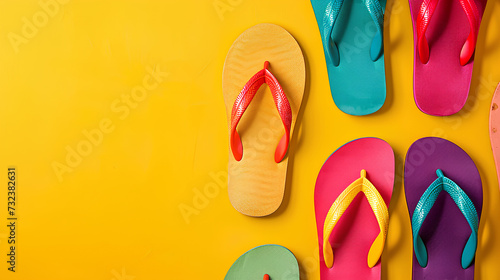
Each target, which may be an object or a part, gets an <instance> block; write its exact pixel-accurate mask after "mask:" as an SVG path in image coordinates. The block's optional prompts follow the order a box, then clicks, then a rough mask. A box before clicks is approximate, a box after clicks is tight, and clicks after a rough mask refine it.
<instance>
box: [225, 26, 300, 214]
mask: <svg viewBox="0 0 500 280" xmlns="http://www.w3.org/2000/svg"><path fill="white" fill-rule="evenodd" d="M305 76H306V73H305V63H304V56H303V54H302V51H301V49H300V46H299V45H298V43H297V41H295V39H294V38H293V37H292V36H291V35H290V33H288V32H287V31H286V30H285V29H283V28H282V27H280V26H278V25H275V24H268V23H264V24H258V25H256V26H253V27H251V28H249V29H248V30H246V31H245V32H243V33H242V34H241V35H240V36H239V37H238V38H237V39H236V40H235V42H234V43H233V45H232V46H231V48H230V50H229V52H228V54H227V57H226V61H225V63H224V70H223V75H222V91H223V94H224V102H225V105H226V113H227V123H228V127H229V130H230V133H229V143H230V145H229V164H228V165H229V167H228V169H229V171H228V173H229V174H228V175H229V176H228V194H229V199H230V201H231V204H232V205H233V207H234V208H235V209H236V210H238V211H239V212H240V213H242V214H245V215H248V216H254V217H260V216H266V215H269V214H272V213H273V212H274V211H276V210H277V209H278V208H279V206H280V205H281V202H282V200H283V195H284V190H285V183H286V173H287V167H288V158H289V153H288V152H289V143H290V139H291V137H292V134H293V130H294V127H295V124H296V121H297V115H298V113H299V110H300V106H301V103H302V97H303V95H304V87H305ZM264 83H265V84H267V86H266V85H263V84H264Z"/></svg>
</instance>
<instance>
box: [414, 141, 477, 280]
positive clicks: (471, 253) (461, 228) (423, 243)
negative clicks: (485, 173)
mask: <svg viewBox="0 0 500 280" xmlns="http://www.w3.org/2000/svg"><path fill="white" fill-rule="evenodd" d="M404 169H405V171H404V176H405V177H404V188H405V194H406V202H407V206H408V211H409V213H410V218H411V226H412V233H413V265H412V266H413V278H412V279H413V280H423V279H436V280H438V279H439V280H442V279H464V280H468V279H474V263H475V262H474V257H475V253H476V248H477V240H478V227H479V220H480V218H481V210H482V203H483V189H482V184H481V177H480V176H479V172H478V170H477V168H476V165H475V164H474V162H473V161H472V159H471V158H470V157H469V155H468V154H467V153H466V152H465V151H464V150H462V149H461V148H460V147H458V146H457V145H455V144H454V143H452V142H450V141H448V140H445V139H442V138H437V137H426V138H422V139H419V140H417V141H415V143H413V144H412V145H411V146H410V148H409V149H408V152H407V154H406V160H405V167H404Z"/></svg>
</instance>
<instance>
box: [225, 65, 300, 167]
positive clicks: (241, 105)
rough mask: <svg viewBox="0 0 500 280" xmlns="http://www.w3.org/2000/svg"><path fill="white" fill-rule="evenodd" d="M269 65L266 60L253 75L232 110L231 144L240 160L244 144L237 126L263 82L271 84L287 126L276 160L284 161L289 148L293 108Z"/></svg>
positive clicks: (275, 100) (276, 153)
mask: <svg viewBox="0 0 500 280" xmlns="http://www.w3.org/2000/svg"><path fill="white" fill-rule="evenodd" d="M268 66H269V62H267V61H266V62H265V63H264V69H262V70H260V71H259V72H257V74H255V75H253V77H252V78H250V80H249V81H248V82H247V83H246V84H245V86H244V87H243V89H242V90H241V92H240V94H239V95H238V97H237V98H236V100H235V101H234V104H233V109H232V112H231V127H230V144H231V151H232V152H233V156H234V158H235V159H236V160H237V161H240V160H241V158H242V157H243V145H242V144H241V139H240V136H239V134H238V132H237V131H236V127H237V126H238V123H239V122H240V119H241V117H242V116H243V113H244V112H245V110H246V109H247V107H248V105H249V104H250V102H251V101H252V99H253V97H254V96H255V94H256V93H257V90H258V89H259V88H260V86H262V84H263V83H266V84H268V85H269V89H270V90H271V93H272V95H273V100H274V104H275V105H276V108H277V109H278V113H279V115H280V118H281V121H282V122H283V126H284V127H285V135H283V137H282V138H281V140H280V142H279V143H278V146H277V147H276V151H275V154H274V160H275V161H276V162H280V161H282V160H283V158H284V157H285V155H286V152H287V150H288V145H289V142H290V127H291V125H292V109H291V108H290V103H289V102H288V99H287V98H286V95H285V93H284V92H283V89H282V88H281V85H280V84H279V82H278V80H277V79H276V77H274V75H273V74H272V73H271V72H270V71H269V69H268Z"/></svg>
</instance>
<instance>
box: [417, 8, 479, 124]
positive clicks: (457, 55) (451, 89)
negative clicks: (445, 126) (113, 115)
mask: <svg viewBox="0 0 500 280" xmlns="http://www.w3.org/2000/svg"><path fill="white" fill-rule="evenodd" d="M409 1H410V9H411V15H412V21H413V39H414V40H413V42H414V64H413V67H414V68H413V91H414V98H415V103H416V104H417V106H418V108H419V109H420V110H421V111H422V112H424V113H426V114H429V115H435V116H448V115H452V114H455V113H456V112H458V111H460V109H462V107H463V106H464V104H465V102H466V101H467V96H468V95H469V88H470V82H471V76H472V69H473V65H474V50H475V48H476V41H477V35H478V32H479V26H480V24H481V18H482V15H483V12H484V8H485V6H486V2H487V0H459V1H455V0H443V1H439V0H409Z"/></svg>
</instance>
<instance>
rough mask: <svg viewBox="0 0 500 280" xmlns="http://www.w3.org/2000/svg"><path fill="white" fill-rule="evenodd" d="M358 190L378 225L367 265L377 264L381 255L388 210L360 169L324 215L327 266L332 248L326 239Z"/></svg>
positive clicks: (329, 265) (324, 247) (331, 258)
mask: <svg viewBox="0 0 500 280" xmlns="http://www.w3.org/2000/svg"><path fill="white" fill-rule="evenodd" d="M359 192H363V193H364V194H365V196H366V198H367V199H368V203H370V207H371V208H372V210H373V213H374V214H375V218H376V219H377V222H378V225H379V227H380V233H379V234H378V236H377V238H375V241H373V243H372V246H371V248H370V251H369V252H368V267H370V268H372V267H373V266H374V265H375V264H377V262H378V260H379V259H380V256H381V255H382V251H383V249H384V244H385V239H386V237H387V228H388V227H389V211H388V210H387V205H386V204H385V201H384V199H383V198H382V196H381V195H380V193H379V192H378V191H377V189H376V188H375V187H374V186H373V184H372V183H371V182H370V181H369V180H368V179H367V178H366V171H365V170H364V169H363V170H361V177H360V178H359V179H357V180H356V181H354V182H352V183H351V184H350V185H349V186H348V187H347V188H346V189H345V190H344V191H343V192H342V193H341V194H340V195H339V196H338V197H337V199H336V200H335V202H334V203H333V204H332V207H330V210H329V211H328V214H327V215H326V218H325V225H324V228H323V256H324V259H325V264H326V266H327V267H328V268H331V267H332V266H333V250H332V246H331V245H330V241H329V240H328V239H329V238H330V235H331V234H332V231H333V228H334V227H335V225H336V224H337V222H338V221H339V219H340V217H342V215H343V214H344V212H345V211H346V210H347V208H348V207H349V205H351V202H352V201H353V199H354V198H355V197H356V196H357V195H358V193H359Z"/></svg>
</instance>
